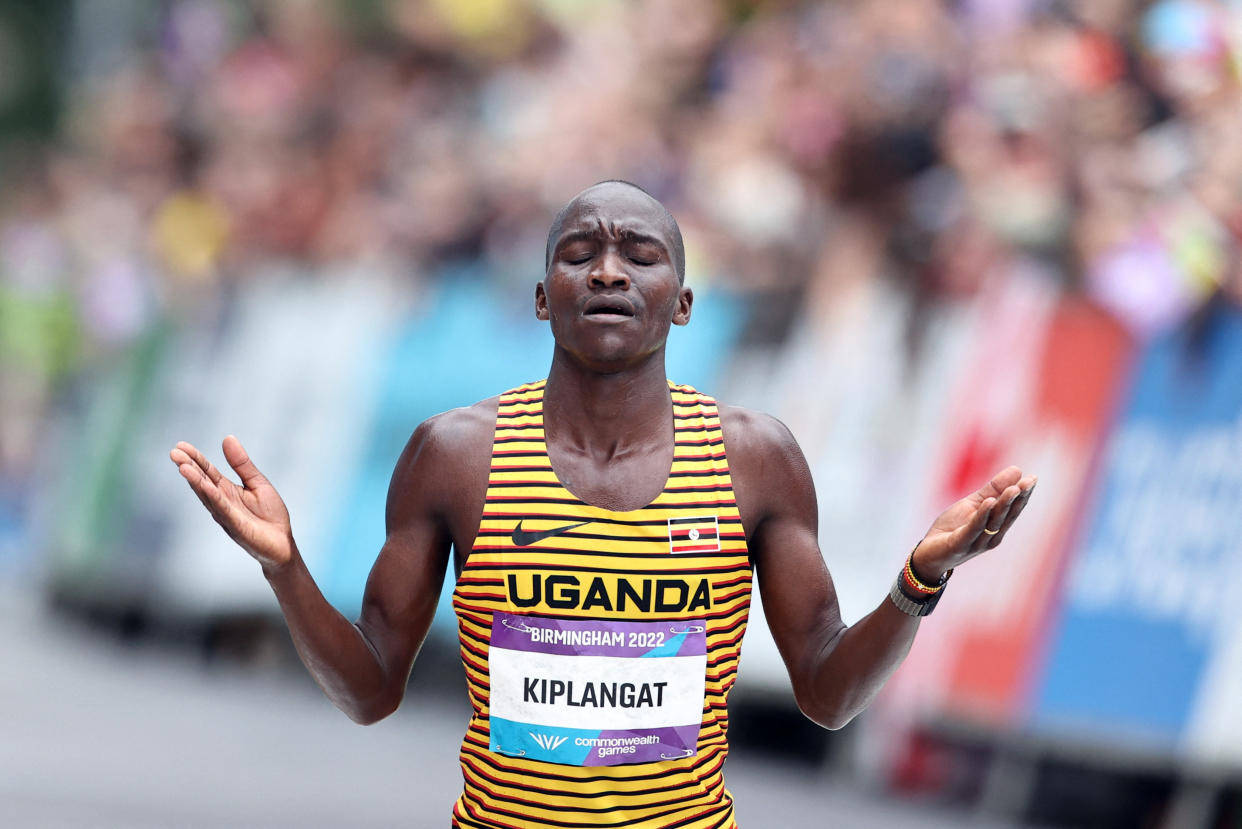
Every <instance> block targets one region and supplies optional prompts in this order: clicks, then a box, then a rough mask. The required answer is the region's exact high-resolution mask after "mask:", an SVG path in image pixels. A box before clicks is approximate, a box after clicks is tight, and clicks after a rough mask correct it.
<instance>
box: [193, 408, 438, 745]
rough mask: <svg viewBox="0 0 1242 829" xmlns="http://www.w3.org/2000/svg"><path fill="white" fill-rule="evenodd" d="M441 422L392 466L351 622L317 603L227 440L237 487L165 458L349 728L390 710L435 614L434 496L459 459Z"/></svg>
mask: <svg viewBox="0 0 1242 829" xmlns="http://www.w3.org/2000/svg"><path fill="white" fill-rule="evenodd" d="M451 414H453V413H449V415H440V416H439V417H438V418H432V419H431V420H429V421H427V422H426V423H424V424H422V425H421V426H419V428H418V429H417V430H416V431H415V432H414V435H413V436H412V437H411V438H410V441H409V443H408V445H407V446H406V448H405V451H404V452H403V453H402V455H401V458H400V460H399V461H398V463H397V467H396V471H395V472H394V473H393V477H392V483H391V485H390V488H389V494H388V506H387V515H386V522H387V539H386V540H385V542H384V546H383V548H382V549H381V550H380V554H379V557H378V558H377V560H376V562H375V565H374V567H373V568H372V570H371V574H370V576H369V578H368V580H367V587H366V591H365V593H364V596H363V603H362V613H361V615H360V617H359V619H358V621H357V622H356V623H351V622H350V621H349V620H348V619H346V618H345V617H344V616H343V615H341V613H340V612H339V611H337V610H336V609H335V608H334V607H332V605H331V604H329V603H328V601H327V600H326V599H324V597H323V594H322V593H321V592H320V590H319V587H318V586H317V585H316V584H315V581H314V579H313V578H312V577H311V574H310V572H309V571H308V570H307V568H306V564H305V562H304V561H303V560H302V557H301V554H300V553H299V552H298V548H297V544H296V543H295V542H294V539H293V531H292V528H291V526H290V521H289V513H288V511H287V510H286V509H285V505H284V502H283V501H282V500H281V499H280V496H279V495H278V494H277V493H276V490H275V489H274V488H273V487H272V485H271V483H269V482H268V480H267V479H266V478H265V477H264V476H263V475H262V474H261V473H260V472H259V470H258V469H257V468H256V467H255V465H254V464H253V463H252V462H251V461H250V459H249V457H248V456H247V454H246V451H245V449H243V448H242V445H241V443H240V442H239V441H238V440H237V439H236V438H235V437H231V436H230V437H228V438H226V439H225V441H224V445H223V449H224V456H225V458H226V460H227V461H228V462H229V465H230V466H231V467H232V468H233V469H234V471H235V472H236V473H237V474H238V476H239V477H240V478H241V485H240V486H239V485H237V484H235V483H233V482H232V481H230V480H228V478H227V477H225V476H224V475H223V474H222V473H221V472H220V471H219V470H218V469H216V468H215V467H214V466H213V465H212V464H211V463H210V462H209V461H208V460H207V459H206V458H205V457H204V456H203V454H202V452H200V451H199V450H198V449H196V448H195V447H194V446H192V445H190V444H188V443H179V444H177V447H176V448H175V449H173V450H172V452H171V453H170V457H171V458H172V461H173V463H175V464H176V465H177V467H178V469H179V470H180V472H181V475H182V477H184V478H185V479H186V481H187V482H189V484H190V487H191V489H193V490H194V492H195V494H196V495H198V497H199V500H201V501H202V502H203V505H204V506H205V507H206V508H207V510H208V511H209V512H210V513H211V515H212V517H213V518H214V519H215V520H216V522H217V523H219V524H220V526H221V527H223V528H224V530H225V532H227V533H228V534H229V536H230V537H231V538H232V539H233V540H234V541H236V542H237V543H238V544H239V545H240V546H241V547H242V548H243V549H245V550H246V551H247V552H248V553H250V555H251V556H252V557H253V558H254V559H255V560H256V561H258V562H259V565H260V566H261V568H262V570H263V574H264V575H265V576H266V577H267V580H268V582H269V584H271V586H272V590H273V591H274V592H275V594H276V598H277V601H278V602H279V603H280V609H281V611H282V613H283V614H284V616H285V620H286V622H287V623H288V625H289V631H290V633H291V635H292V637H293V642H294V645H295V646H296V647H297V651H298V654H299V656H301V658H302V661H303V662H304V663H305V664H306V667H307V669H308V670H309V671H310V673H311V675H312V676H313V677H314V679H315V681H316V682H317V683H318V684H319V686H320V687H321V688H322V689H323V691H324V693H325V694H327V696H328V698H329V699H331V700H332V702H333V703H334V704H335V705H336V706H337V707H338V708H340V709H341V710H342V711H344V712H345V713H346V714H347V715H349V717H350V718H351V719H353V720H354V721H356V722H359V723H373V722H375V721H377V720H379V719H382V718H383V717H385V716H387V715H388V714H390V713H392V712H393V711H394V710H395V709H396V708H397V706H398V705H399V704H400V702H401V699H402V697H403V695H404V693H405V685H406V682H407V680H408V678H409V673H410V669H411V668H412V667H413V663H414V657H415V656H416V655H417V653H418V649H419V647H421V645H422V642H423V639H424V637H425V636H426V634H427V630H428V628H429V627H430V625H431V619H432V616H433V615H434V613H435V606H436V600H437V599H438V597H439V594H440V586H441V584H442V583H443V579H444V571H445V567H446V564H447V561H448V552H449V548H450V544H451V537H450V532H449V529H448V520H447V518H446V512H445V510H444V509H443V506H444V505H443V504H442V503H441V500H442V498H443V496H442V495H441V494H440V493H442V492H443V491H444V490H445V489H446V488H448V487H451V484H452V481H451V479H452V478H454V477H455V476H454V475H453V473H452V472H451V471H450V470H452V469H453V467H454V466H460V458H452V457H450V456H451V455H452V451H451V450H452V448H453V444H454V442H455V441H454V440H452V439H451V438H450V439H446V435H445V433H446V432H452V431H453V429H454V426H455V424H454V423H453V422H452V419H451V418H450V415H451ZM446 418H449V420H448V421H446V420H445V419H446ZM454 461H456V463H454Z"/></svg>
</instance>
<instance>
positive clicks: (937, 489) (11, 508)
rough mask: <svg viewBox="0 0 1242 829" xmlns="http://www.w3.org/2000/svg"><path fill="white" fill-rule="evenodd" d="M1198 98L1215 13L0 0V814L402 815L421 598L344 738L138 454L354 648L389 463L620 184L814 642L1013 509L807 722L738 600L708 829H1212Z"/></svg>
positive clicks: (187, 822) (1214, 46)
mask: <svg viewBox="0 0 1242 829" xmlns="http://www.w3.org/2000/svg"><path fill="white" fill-rule="evenodd" d="M1240 69H1242V2H1238V0H1157V2H1142V1H1140V0H835V2H796V1H795V0H784V1H781V0H773V1H772V2H762V1H761V0H352V2H345V0H341V1H340V2H333V1H332V0H270V2H263V1H262V0H251V1H250V2H243V0H107V1H106V2H103V1H102V0H42V2H40V3H30V2H24V0H0V182H3V184H2V185H0V607H2V608H3V609H0V638H2V639H3V640H4V644H3V645H0V653H4V654H6V655H7V657H8V658H7V659H6V664H5V666H4V668H3V669H2V670H0V700H3V701H4V705H3V706H0V709H3V710H2V712H0V822H4V823H6V825H17V826H27V825H29V826H117V827H121V826H125V827H134V826H283V825H289V826H292V825H299V826H320V825H322V826H340V825H353V826H372V825H374V826H384V825H394V824H395V823H398V822H401V823H405V824H406V825H416V826H423V825H426V826H432V825H442V823H443V820H444V819H445V818H446V816H447V814H448V810H449V804H450V803H451V802H452V799H453V798H454V797H455V795H456V787H458V786H459V785H460V777H459V773H458V771H457V769H456V764H455V754H456V747H457V741H458V740H459V739H460V735H461V733H462V730H463V728H464V723H465V717H466V714H465V700H464V697H463V695H462V689H463V683H462V681H461V677H460V669H459V668H457V667H455V665H454V661H453V660H454V651H455V644H454V641H455V631H454V626H453V621H452V614H451V610H450V609H448V608H444V611H443V612H442V613H441V615H440V616H439V617H438V618H437V621H436V625H435V628H434V630H433V634H432V638H431V641H430V642H429V643H428V645H427V647H426V649H425V650H424V653H423V655H422V657H421V658H420V663H419V665H418V666H417V667H416V668H415V677H414V686H415V688H414V689H412V690H411V693H410V695H409V696H408V697H407V702H406V706H405V708H404V709H403V711H402V712H399V713H398V715H396V716H395V717H394V718H393V719H392V720H389V721H386V722H385V723H383V724H381V725H380V726H377V727H375V728H372V729H358V728H356V727H354V726H352V725H350V724H349V723H348V722H347V721H346V720H345V719H344V718H343V717H341V716H340V715H339V714H336V713H335V712H334V711H332V710H331V709H330V706H329V705H328V704H327V703H326V702H325V701H323V700H322V699H321V698H320V697H318V696H317V691H316V690H315V689H314V687H313V685H312V683H311V682H310V680H309V679H307V678H306V677H305V675H304V674H303V673H302V672H301V669H300V667H298V666H297V665H296V662H295V661H294V660H293V659H292V658H291V656H290V653H291V649H290V648H289V645H288V641H287V634H285V633H284V629H283V627H282V625H281V623H280V619H279V615H278V612H277V608H276V605H275V602H274V600H273V599H272V598H271V595H270V592H269V591H268V589H267V586H266V583H265V582H264V580H263V579H262V578H261V576H260V574H259V573H258V570H257V568H256V567H255V566H254V565H253V563H252V562H250V561H249V560H248V559H247V558H246V556H245V555H244V554H243V553H241V551H240V550H237V549H236V548H234V547H232V546H231V543H230V542H229V541H228V540H227V539H226V538H225V537H224V536H223V534H222V533H220V532H218V530H217V528H216V527H215V526H214V525H213V524H212V523H211V522H210V520H209V519H208V518H207V517H206V516H205V515H204V514H203V512H202V509H201V506H200V505H199V504H198V502H197V501H196V499H195V498H194V497H193V496H192V494H191V493H190V492H189V491H188V490H187V488H186V487H185V486H184V485H183V483H182V482H181V480H180V478H179V477H178V476H177V474H176V471H175V470H174V469H173V468H172V466H171V464H170V463H169V461H168V460H167V452H168V450H169V448H171V447H172V445H173V444H174V443H175V442H176V441H177V440H180V439H185V440H191V441H193V442H195V443H197V444H198V445H200V446H204V447H218V442H219V440H220V438H222V437H223V436H224V435H225V434H228V433H236V434H237V435H239V436H240V437H241V438H242V440H243V441H245V442H246V444H247V447H248V448H249V449H250V451H251V454H252V456H253V457H254V458H255V460H256V462H257V463H258V464H259V466H260V467H261V468H262V469H263V470H264V471H265V472H266V473H267V475H268V476H269V477H270V478H271V479H272V481H273V482H274V483H275V484H276V486H277V487H278V488H279V489H280V491H281V492H282V494H283V495H284V496H285V499H286V501H287V502H288V503H289V506H290V510H291V513H292V515H293V518H294V527H295V531H296V532H297V534H298V539H299V544H300V547H301V548H302V550H303V551H304V554H305V555H306V556H307V559H308V563H309V565H310V567H311V569H312V572H313V573H314V574H315V576H316V577H317V579H318V580H319V582H320V584H321V586H322V587H323V589H324V591H325V593H326V594H327V595H328V597H329V599H330V600H331V601H332V602H333V603H334V604H336V605H337V606H338V607H340V608H341V609H342V610H343V611H344V612H346V613H349V614H352V613H356V612H357V609H358V607H359V600H360V596H361V591H362V585H363V583H364V580H365V577H366V573H367V571H368V569H369V567H370V564H371V562H372V560H373V558H374V555H375V553H376V552H377V551H378V549H379V547H380V545H381V543H382V540H383V503H384V496H385V492H386V488H387V483H388V477H389V475H390V474H391V470H392V467H393V464H394V462H395V460H396V458H397V455H398V454H399V452H400V450H401V447H402V446H403V445H404V443H405V441H406V439H407V438H408V436H409V434H410V432H411V431H412V429H413V427H414V426H415V425H416V424H417V423H418V422H419V421H420V420H421V419H423V418H424V417H426V416H428V415H430V414H433V413H435V412H437V411H441V410H443V409H446V408H449V407H453V406H460V405H467V404H470V403H472V402H474V401H475V400H478V399H481V398H484V397H487V396H490V395H492V394H495V393H497V392H498V391H500V390H502V389H504V388H508V387H511V386H514V385H517V384H519V383H521V382H525V381H529V380H533V379H538V378H539V377H542V376H543V375H544V373H545V372H546V369H547V366H548V362H549V357H550V347H551V340H550V336H549V335H548V333H547V331H546V329H545V328H544V327H542V326H541V325H540V324H538V323H537V322H536V321H535V319H534V314H533V285H534V283H535V282H536V281H537V280H538V279H539V278H540V277H541V274H542V257H543V244H544V237H545V234H546V232H547V227H548V224H549V220H550V218H551V215H552V214H553V213H554V212H555V210H556V209H557V208H558V207H559V206H560V205H561V204H563V203H564V202H565V201H566V200H567V199H568V198H570V197H571V196H572V195H573V194H574V193H576V192H577V191H578V190H580V189H582V188H583V187H585V186H587V185H589V184H591V183H593V182H595V181H598V180H600V179H605V178H624V179H629V180H631V181H634V182H636V183H638V184H640V185H642V186H643V187H645V188H646V189H648V190H649V191H650V192H652V193H653V194H654V195H656V196H657V197H658V198H660V199H661V200H662V201H664V203H665V204H666V205H667V206H668V207H669V208H670V209H671V210H672V211H673V213H674V214H675V215H676V216H677V218H678V220H679V222H680V223H681V226H682V229H683V232H684V234H685V239H686V248H687V260H688V284H690V285H691V286H692V287H693V288H694V290H695V293H696V298H697V299H696V304H695V315H694V320H693V322H692V324H691V325H690V326H689V327H688V328H686V329H679V330H677V331H675V332H674V333H673V335H672V341H671V344H670V347H669V374H670V376H671V377H672V378H674V379H675V380H677V381H679V382H688V383H692V384H695V385H698V386H699V387H701V388H704V389H706V390H708V391H710V392H711V393H713V394H715V395H716V396H718V397H720V398H722V399H724V400H727V401H730V402H734V403H738V404H742V405H746V406H751V407H754V408H757V409H761V410H764V411H768V412H772V413H774V414H775V415H777V416H778V417H780V418H782V419H783V420H785V422H786V423H788V424H789V426H790V427H791V428H792V429H793V431H794V433H795V435H796V436H797V437H798V439H799V440H800V442H801V443H802V446H803V448H804V450H805V451H806V454H807V456H808V458H809V460H810V462H811V465H812V468H813V469H814V471H815V476H816V484H817V487H818V494H819V503H820V519H821V521H820V531H821V542H822V546H823V549H824V555H825V557H826V559H827V562H828V565H829V567H830V569H831V571H832V573H833V575H834V578H835V580H836V583H837V588H838V592H839V593H840V595H841V602H842V608H843V611H844V613H845V616H846V618H847V620H848V621H854V620H856V619H858V618H859V617H860V616H862V615H863V614H865V613H866V612H868V611H869V610H870V609H871V608H872V607H874V606H875V605H876V604H877V602H879V601H880V600H882V599H883V597H884V595H885V593H886V591H887V588H888V586H889V584H890V581H891V578H892V576H893V574H894V573H895V572H896V569H897V568H898V567H899V566H900V563H901V561H902V560H903V558H904V557H905V555H906V554H907V553H908V551H909V548H910V546H911V544H912V543H913V541H914V540H917V539H918V538H919V537H920V536H921V535H922V533H923V531H924V530H925V529H926V527H927V525H928V524H929V523H930V521H931V520H932V518H933V517H934V516H935V515H936V514H937V513H938V512H939V511H940V509H941V508H942V507H943V506H944V505H947V504H948V503H949V502H951V501H952V500H954V499H956V498H957V497H959V496H960V495H961V494H963V493H964V492H966V491H967V490H969V489H973V488H974V487H976V486H977V485H978V484H979V483H980V482H981V481H982V480H984V479H986V478H987V476H988V475H989V474H990V473H991V472H993V471H994V470H996V469H998V468H999V467H1001V466H1004V465H1005V464H1008V463H1017V464H1020V465H1021V466H1022V467H1023V468H1024V469H1028V470H1030V471H1034V472H1037V473H1038V474H1039V476H1040V485H1039V492H1038V496H1037V497H1036V498H1035V499H1034V500H1033V501H1032V504H1031V507H1030V508H1029V509H1028V511H1027V513H1026V516H1025V517H1024V518H1023V520H1022V522H1021V523H1020V524H1019V525H1018V527H1017V528H1016V529H1015V531H1014V532H1013V533H1012V534H1011V536H1010V537H1009V539H1008V540H1007V541H1006V544H1005V546H1004V547H1003V548H1002V549H1000V550H998V551H997V552H995V553H992V554H990V555H988V556H986V557H985V558H983V559H981V560H979V561H977V562H974V563H972V564H971V565H970V566H969V567H967V568H964V569H963V570H962V571H961V572H960V573H958V574H957V575H955V576H954V579H953V583H952V585H951V587H950V588H949V595H948V597H947V598H946V600H945V601H944V602H943V603H942V604H941V606H940V608H939V609H938V610H937V613H936V614H935V616H933V617H931V618H929V619H928V620H927V621H925V622H924V623H923V627H924V630H923V631H922V632H921V633H920V635H919V638H918V641H917V642H916V644H915V647H914V650H913V652H912V654H911V656H910V658H909V660H908V661H907V663H906V664H905V666H904V667H903V668H902V669H901V671H900V672H899V673H898V675H897V676H896V677H895V679H894V680H893V682H892V683H891V684H890V686H889V687H888V688H887V689H886V691H885V693H884V695H883V697H882V698H881V699H880V700H879V701H878V702H877V703H876V705H875V706H873V708H872V709H870V710H869V711H868V712H867V713H865V714H864V715H863V716H862V717H860V718H859V719H858V720H857V721H856V722H855V723H853V724H851V725H850V726H849V727H848V728H846V729H844V730H842V731H840V732H833V733H827V732H821V731H819V730H818V729H816V728H815V727H814V726H811V725H810V724H809V723H806V722H804V721H802V720H800V718H799V716H798V715H797V713H796V710H795V708H794V706H793V701H792V697H791V695H790V693H789V691H788V681H787V679H786V677H785V674H784V669H783V667H782V665H781V663H780V661H779V658H778V656H777V654H776V652H775V648H774V647H773V645H772V643H771V641H770V637H769V635H768V633H767V631H766V629H765V625H764V623H763V619H762V614H761V612H760V611H759V609H756V613H755V615H754V617H753V621H752V630H751V632H750V635H749V636H748V637H747V644H746V649H745V658H744V659H743V662H742V673H741V679H740V682H739V686H738V691H737V694H736V696H735V703H736V706H737V708H736V717H735V727H734V739H735V743H736V746H735V751H734V754H733V758H732V759H731V760H730V766H729V773H730V774H729V779H730V781H731V785H732V788H733V789H734V791H735V793H736V794H737V797H738V800H739V803H740V804H741V808H742V811H741V812H740V815H741V818H742V821H743V825H746V826H749V827H755V829H764V827H768V826H817V825H827V824H830V825H836V826H845V827H854V826H857V827H867V826H890V825H905V824H913V823H914V822H916V821H917V822H918V823H919V824H920V825H932V826H939V825H944V826H964V825H978V826H1007V827H1013V826H1048V827H1061V826H1073V827H1077V826H1082V827H1212V828H1213V829H1215V827H1238V826H1242V621H1239V616H1238V612H1237V604H1236V599H1235V597H1236V596H1237V594H1238V591H1239V585H1242V259H1240V258H1239V244H1240V242H1242V140H1239V134H1240V133H1242V92H1240V87H1239V72H1240ZM213 455H214V457H215V459H216V461H217V462H219V460H220V458H219V452H218V449H216V450H215V451H214V452H213ZM448 589H450V588H449V586H446V591H447V590H448ZM273 789H279V796H275V795H274V794H273ZM6 803H7V804H8V805H7V806H6V805H5V804H6ZM6 810H8V812H9V819H8V820H7V821H6V820H4V815H5V812H6Z"/></svg>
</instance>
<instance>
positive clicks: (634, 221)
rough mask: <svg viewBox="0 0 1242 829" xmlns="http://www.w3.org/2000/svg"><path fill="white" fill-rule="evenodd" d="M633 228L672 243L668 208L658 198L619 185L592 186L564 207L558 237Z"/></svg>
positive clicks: (666, 244)
mask: <svg viewBox="0 0 1242 829" xmlns="http://www.w3.org/2000/svg"><path fill="white" fill-rule="evenodd" d="M627 230H628V231H636V232H639V233H643V234H645V235H648V236H654V237H655V238H657V239H659V240H660V241H661V242H663V243H664V244H665V246H669V245H671V241H672V226H671V222H670V220H669V216H668V211H667V210H665V209H664V206H663V205H662V204H660V203H659V202H658V201H656V200H655V199H653V198H652V197H650V196H648V195H647V194H646V193H643V192H642V191H641V190H636V189H634V188H633V187H625V186H621V185H606V186H600V187H593V188H591V189H589V190H586V191H585V192H582V193H580V194H578V195H577V196H576V197H574V200H573V201H571V202H570V203H569V205H568V206H567V208H566V210H565V218H564V220H563V221H562V222H561V226H560V232H559V233H558V234H557V238H558V239H559V238H561V237H563V236H565V235H567V234H570V233H574V234H580V233H582V232H583V231H587V232H595V231H602V232H605V233H612V232H614V231H616V232H620V231H627Z"/></svg>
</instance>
